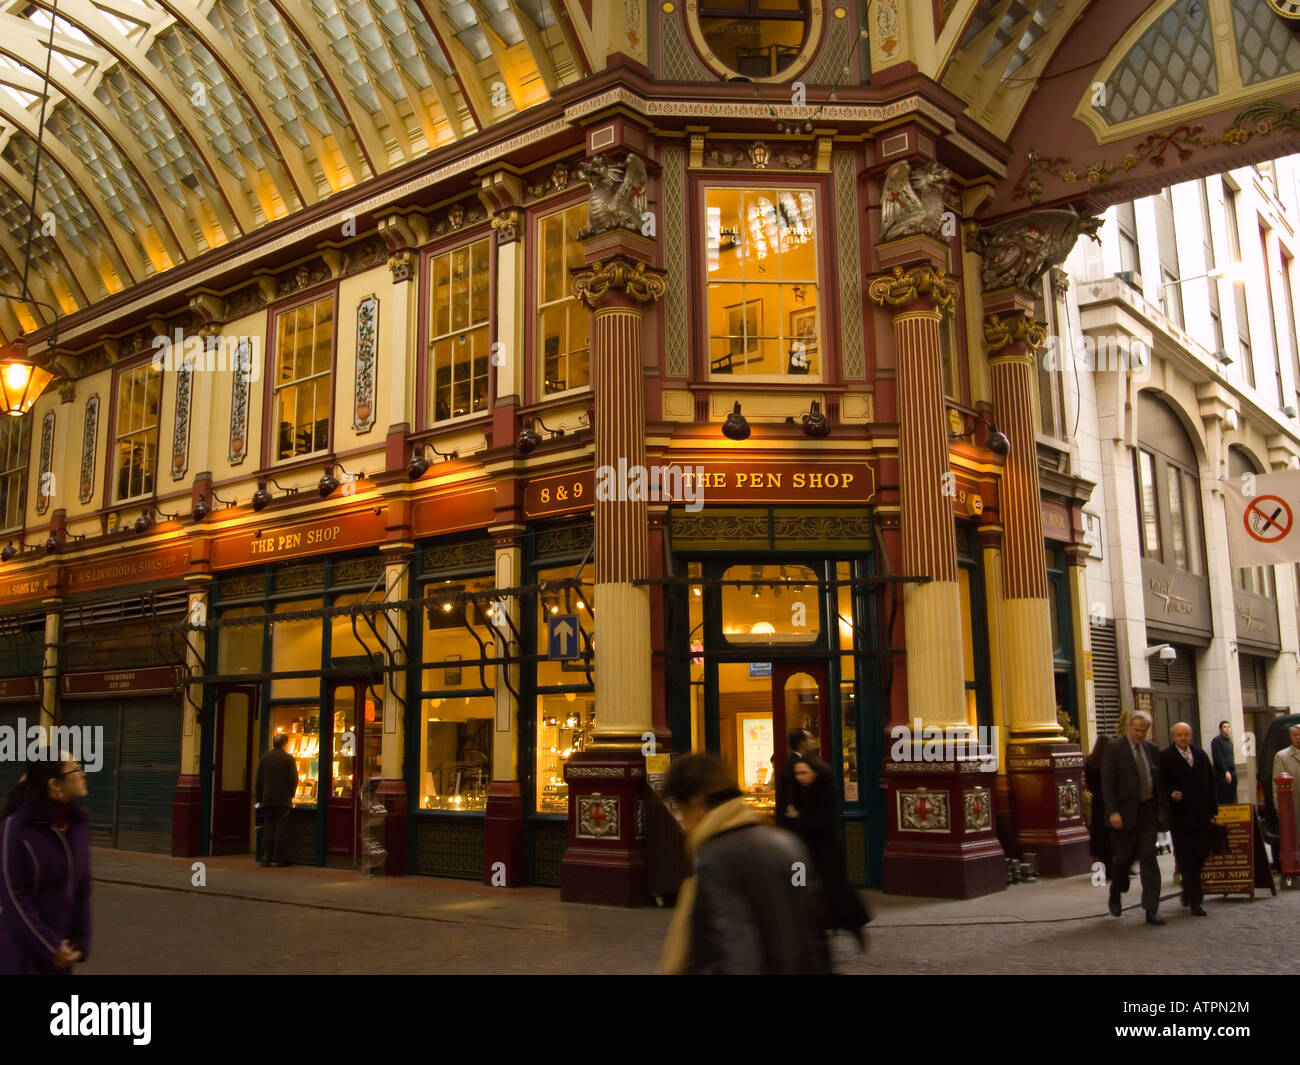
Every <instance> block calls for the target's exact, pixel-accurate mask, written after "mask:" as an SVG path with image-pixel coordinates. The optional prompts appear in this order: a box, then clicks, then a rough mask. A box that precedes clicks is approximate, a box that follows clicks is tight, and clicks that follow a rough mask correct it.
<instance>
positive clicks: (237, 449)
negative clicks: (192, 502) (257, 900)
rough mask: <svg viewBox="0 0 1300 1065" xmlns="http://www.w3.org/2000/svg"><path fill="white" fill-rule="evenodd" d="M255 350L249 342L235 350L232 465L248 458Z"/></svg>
mask: <svg viewBox="0 0 1300 1065" xmlns="http://www.w3.org/2000/svg"><path fill="white" fill-rule="evenodd" d="M252 370H253V348H252V345H251V344H250V343H249V342H248V341H247V340H243V341H241V342H240V344H239V347H238V348H236V349H235V372H234V373H233V374H232V375H231V376H232V377H233V378H234V385H233V386H232V388H233V392H232V393H231V397H230V464H231V465H232V466H238V465H239V464H240V463H241V462H243V461H244V459H246V458H247V457H248V399H249V391H250V390H249V382H250V381H251V379H252Z"/></svg>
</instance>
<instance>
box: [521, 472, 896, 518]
mask: <svg viewBox="0 0 1300 1065" xmlns="http://www.w3.org/2000/svg"><path fill="white" fill-rule="evenodd" d="M875 494H876V475H875V470H874V468H873V467H872V466H871V465H870V464H869V463H866V462H809V461H807V460H790V461H783V460H770V459H769V460H763V459H753V460H739V461H737V460H728V461H723V462H714V461H707V460H706V461H703V462H692V461H690V460H686V459H683V460H680V461H670V462H664V463H662V464H660V465H655V466H650V467H647V468H646V469H644V470H638V469H637V468H635V467H632V468H629V467H626V466H625V465H624V464H623V463H622V462H620V464H619V465H618V466H617V467H613V466H611V467H609V468H608V469H606V470H604V471H603V472H602V473H601V474H600V475H599V476H598V475H597V471H596V470H592V469H585V470H576V471H574V472H573V473H560V474H552V475H551V476H549V477H537V478H534V479H533V480H531V481H529V482H528V484H527V485H526V486H525V488H524V515H525V516H526V517H529V518H540V517H545V516H547V515H551V514H564V513H567V512H569V511H574V510H586V509H588V508H589V507H591V505H592V504H593V503H594V502H595V501H596V499H598V498H599V499H602V500H603V499H621V500H626V499H631V500H636V499H646V500H648V501H651V502H667V503H672V504H673V505H682V504H686V505H688V506H692V507H695V509H698V507H696V506H695V505H696V504H698V505H699V506H705V507H707V506H711V505H714V504H722V503H726V504H732V503H745V504H749V505H750V506H753V505H754V504H768V505H778V504H789V503H826V504H835V503H867V502H870V500H871V499H872V497H873V496H874V495H875Z"/></svg>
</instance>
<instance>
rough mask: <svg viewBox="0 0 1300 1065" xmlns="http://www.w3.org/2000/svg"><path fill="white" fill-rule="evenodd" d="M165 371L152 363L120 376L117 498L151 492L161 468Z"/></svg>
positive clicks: (117, 432)
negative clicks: (161, 403)
mask: <svg viewBox="0 0 1300 1065" xmlns="http://www.w3.org/2000/svg"><path fill="white" fill-rule="evenodd" d="M161 390H162V373H161V372H160V371H159V370H156V369H155V368H154V367H153V365H152V364H151V363H145V364H144V365H143V366H137V367H135V368H134V369H132V370H126V371H124V372H123V373H122V375H121V376H120V377H119V378H118V379H117V427H116V430H115V432H114V441H115V442H116V445H117V492H116V498H117V499H119V500H122V499H131V498H132V497H134V496H142V495H148V494H149V493H150V492H152V491H153V488H154V477H155V475H156V473H157V470H158V395H159V393H160V392H161Z"/></svg>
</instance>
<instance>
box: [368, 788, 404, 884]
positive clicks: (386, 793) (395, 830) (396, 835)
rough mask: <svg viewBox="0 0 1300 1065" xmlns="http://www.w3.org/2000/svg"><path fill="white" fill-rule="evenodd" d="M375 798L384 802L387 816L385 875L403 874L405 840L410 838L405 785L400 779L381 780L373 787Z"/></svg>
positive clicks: (385, 827) (385, 821)
mask: <svg viewBox="0 0 1300 1065" xmlns="http://www.w3.org/2000/svg"><path fill="white" fill-rule="evenodd" d="M375 798H376V799H378V800H379V801H380V802H382V803H383V804H384V809H385V810H387V811H388V816H387V817H385V818H384V850H385V851H386V852H387V854H386V855H385V857H384V875H385V876H405V875H406V873H407V868H406V863H407V861H408V860H409V853H408V850H407V845H406V843H407V840H408V839H409V838H410V837H409V835H408V830H409V828H410V821H411V815H410V802H409V801H408V800H407V797H406V785H405V784H404V783H403V782H402V781H400V780H381V781H380V782H379V787H378V788H376V789H375Z"/></svg>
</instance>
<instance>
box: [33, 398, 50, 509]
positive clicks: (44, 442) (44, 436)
mask: <svg viewBox="0 0 1300 1065" xmlns="http://www.w3.org/2000/svg"><path fill="white" fill-rule="evenodd" d="M53 462H54V411H52V410H51V411H46V412H45V417H44V418H42V419H41V459H40V466H39V467H38V469H37V475H38V476H37V481H36V513H37V514H44V513H45V512H46V511H47V510H49V509H50V497H51V496H52V495H54V474H53V472H52V471H51V469H50V467H51V464H52V463H53Z"/></svg>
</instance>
